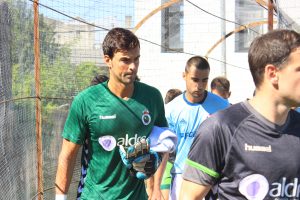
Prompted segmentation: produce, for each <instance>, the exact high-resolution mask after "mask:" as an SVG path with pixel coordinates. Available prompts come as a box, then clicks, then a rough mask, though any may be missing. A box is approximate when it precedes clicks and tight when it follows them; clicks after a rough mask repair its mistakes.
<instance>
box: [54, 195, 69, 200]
mask: <svg viewBox="0 0 300 200" xmlns="http://www.w3.org/2000/svg"><path fill="white" fill-rule="evenodd" d="M55 200H67V195H66V194H56V195H55Z"/></svg>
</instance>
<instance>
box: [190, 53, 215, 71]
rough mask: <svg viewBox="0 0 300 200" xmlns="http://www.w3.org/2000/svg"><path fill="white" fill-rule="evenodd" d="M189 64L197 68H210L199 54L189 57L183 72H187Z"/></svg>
mask: <svg viewBox="0 0 300 200" xmlns="http://www.w3.org/2000/svg"><path fill="white" fill-rule="evenodd" d="M191 66H195V67H196V68H197V69H200V70H205V69H210V66H209V63H208V62H207V60H206V59H205V58H204V57H201V56H193V57H191V58H190V59H189V60H188V61H187V63H186V66H185V72H189V69H190V68H191Z"/></svg>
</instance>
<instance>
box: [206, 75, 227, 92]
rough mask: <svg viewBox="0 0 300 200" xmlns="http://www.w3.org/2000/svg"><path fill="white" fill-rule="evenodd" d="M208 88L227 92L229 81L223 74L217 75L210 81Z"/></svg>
mask: <svg viewBox="0 0 300 200" xmlns="http://www.w3.org/2000/svg"><path fill="white" fill-rule="evenodd" d="M210 88H211V89H217V90H218V91H220V92H229V91H230V82H229V80H228V79H227V78H225V77H223V76H218V77H216V78H214V79H213V80H212V81H211V83H210Z"/></svg>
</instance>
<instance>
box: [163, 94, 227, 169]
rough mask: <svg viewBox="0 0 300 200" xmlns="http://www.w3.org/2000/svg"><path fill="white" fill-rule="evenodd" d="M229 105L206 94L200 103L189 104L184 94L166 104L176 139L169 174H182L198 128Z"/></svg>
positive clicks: (168, 118) (169, 121)
mask: <svg viewBox="0 0 300 200" xmlns="http://www.w3.org/2000/svg"><path fill="white" fill-rule="evenodd" d="M229 105H230V104H229V103H228V101H226V100H224V99H223V98H221V97H219V96H217V95H215V94H212V93H210V92H207V96H206V98H205V100H204V101H203V102H202V103H190V102H188V100H187V99H186V98H185V92H184V93H183V94H182V95H180V96H178V97H176V98H175V99H174V100H172V101H171V102H169V103H168V104H166V118H167V121H168V123H169V128H170V129H171V130H173V131H174V132H175V133H176V134H177V137H178V143H177V148H176V159H175V162H174V165H173V168H172V170H171V174H182V172H183V167H184V163H185V160H186V158H187V155H188V152H189V150H190V147H191V145H192V142H193V140H194V137H195V133H196V131H197V128H198V126H199V125H200V124H201V123H202V122H203V121H204V120H205V119H207V118H208V117H209V116H210V115H211V114H213V113H214V112H216V111H218V110H221V109H224V108H227V107H228V106H229Z"/></svg>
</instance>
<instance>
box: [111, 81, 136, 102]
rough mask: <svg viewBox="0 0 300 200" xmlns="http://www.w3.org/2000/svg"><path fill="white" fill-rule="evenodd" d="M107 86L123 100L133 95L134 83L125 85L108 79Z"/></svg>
mask: <svg viewBox="0 0 300 200" xmlns="http://www.w3.org/2000/svg"><path fill="white" fill-rule="evenodd" d="M107 86H108V88H109V90H110V91H111V92H112V93H113V94H114V95H116V96H117V97H120V98H122V99H124V100H127V99H129V98H131V97H132V95H133V91H134V83H132V84H128V85H125V84H123V83H120V82H116V81H111V80H109V81H108V83H107Z"/></svg>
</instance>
